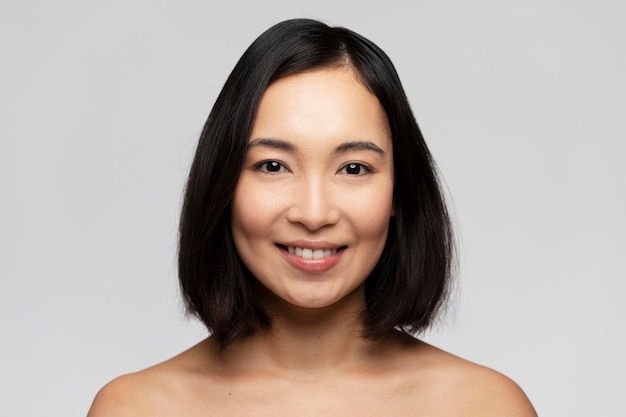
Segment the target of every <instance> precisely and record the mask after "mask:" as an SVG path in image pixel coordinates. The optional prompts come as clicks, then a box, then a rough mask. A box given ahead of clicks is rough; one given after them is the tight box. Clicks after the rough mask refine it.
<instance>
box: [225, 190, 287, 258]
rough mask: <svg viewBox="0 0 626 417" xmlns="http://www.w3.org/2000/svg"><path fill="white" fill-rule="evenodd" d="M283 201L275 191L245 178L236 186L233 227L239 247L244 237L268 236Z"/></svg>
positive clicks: (232, 211) (232, 212)
mask: <svg viewBox="0 0 626 417" xmlns="http://www.w3.org/2000/svg"><path fill="white" fill-rule="evenodd" d="M280 205H281V201H280V199H278V198H277V195H276V194H275V193H272V192H270V191H268V190H266V189H264V190H260V189H259V186H258V185H255V184H253V183H252V182H249V181H246V180H245V179H242V180H240V182H239V184H237V187H236V188H235V192H234V194H233V201H232V209H231V218H232V222H231V227H232V230H233V237H234V238H235V244H236V245H237V246H238V247H239V246H240V245H241V244H243V243H242V239H244V238H247V239H250V238H254V237H267V235H268V233H269V231H270V229H271V225H272V222H273V220H274V219H275V218H276V215H277V213H279V212H280Z"/></svg>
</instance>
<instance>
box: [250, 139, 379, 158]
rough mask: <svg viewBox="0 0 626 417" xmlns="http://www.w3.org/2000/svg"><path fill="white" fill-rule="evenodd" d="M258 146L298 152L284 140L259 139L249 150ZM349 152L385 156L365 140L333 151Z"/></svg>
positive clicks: (346, 144) (254, 141)
mask: <svg viewBox="0 0 626 417" xmlns="http://www.w3.org/2000/svg"><path fill="white" fill-rule="evenodd" d="M256 146H265V147H268V148H274V149H280V150H282V151H287V152H296V151H297V150H298V148H297V147H296V146H295V145H294V144H293V143H291V142H288V141H286V140H283V139H274V138H257V139H254V140H252V141H250V143H248V149H250V148H254V147H256ZM348 151H374V152H377V153H380V154H385V151H384V150H382V149H381V148H380V147H379V146H377V145H376V144H374V143H372V142H370V141H365V140H353V141H350V142H344V143H342V144H340V145H338V146H337V147H336V148H335V149H333V153H344V152H348Z"/></svg>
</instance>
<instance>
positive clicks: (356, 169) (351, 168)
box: [339, 162, 372, 175]
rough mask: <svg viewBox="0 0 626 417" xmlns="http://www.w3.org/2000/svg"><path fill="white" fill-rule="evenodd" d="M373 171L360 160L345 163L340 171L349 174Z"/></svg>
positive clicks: (362, 173)
mask: <svg viewBox="0 0 626 417" xmlns="http://www.w3.org/2000/svg"><path fill="white" fill-rule="evenodd" d="M371 171H372V170H371V169H370V168H369V167H368V166H366V165H363V164H360V163H358V162H350V163H348V164H346V165H344V166H343V168H341V170H339V172H341V173H345V174H348V175H364V174H367V173H369V172H371Z"/></svg>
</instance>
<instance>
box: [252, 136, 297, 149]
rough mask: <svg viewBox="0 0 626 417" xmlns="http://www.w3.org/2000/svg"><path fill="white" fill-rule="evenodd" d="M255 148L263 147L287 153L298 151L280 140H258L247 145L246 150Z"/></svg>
mask: <svg viewBox="0 0 626 417" xmlns="http://www.w3.org/2000/svg"><path fill="white" fill-rule="evenodd" d="M255 146H265V147H268V148H274V149H280V150H282V151H287V152H296V151H297V150H298V148H296V146H295V145H294V144H293V143H290V142H287V141H286V140H282V139H269V138H258V139H254V140H252V141H250V142H249V143H248V149H250V148H254V147H255Z"/></svg>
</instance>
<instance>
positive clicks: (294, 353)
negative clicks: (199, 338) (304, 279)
mask: <svg viewBox="0 0 626 417" xmlns="http://www.w3.org/2000/svg"><path fill="white" fill-rule="evenodd" d="M364 305H365V296H364V292H363V289H362V288H361V289H358V290H357V291H355V293H354V294H351V295H349V296H348V297H346V298H345V299H344V300H342V301H341V302H339V303H336V304H335V305H332V306H329V307H325V308H321V309H305V308H299V307H296V306H293V305H285V304H284V303H272V304H271V306H270V308H269V309H268V311H269V312H270V315H271V317H272V324H271V327H270V329H268V330H266V331H263V332H258V333H256V334H254V335H253V336H250V337H249V338H247V339H244V340H242V341H238V342H235V343H233V345H231V346H230V347H229V348H227V350H226V351H225V352H224V353H223V356H222V357H223V360H225V361H231V360H232V362H231V363H232V364H235V363H237V361H238V360H239V363H242V362H241V358H246V361H245V367H246V368H248V369H251V368H256V369H258V370H260V369H264V370H270V369H273V370H283V371H289V372H306V373H308V374H311V373H318V372H325V371H331V370H336V369H339V368H345V367H351V366H354V365H356V364H357V362H359V361H361V360H364V359H365V358H366V357H370V356H371V355H372V354H374V353H375V351H376V350H377V349H379V348H380V346H379V345H380V344H379V343H377V342H372V341H368V340H365V339H363V338H362V337H361V332H362V329H363V326H362V320H361V312H362V310H363V308H364Z"/></svg>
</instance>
